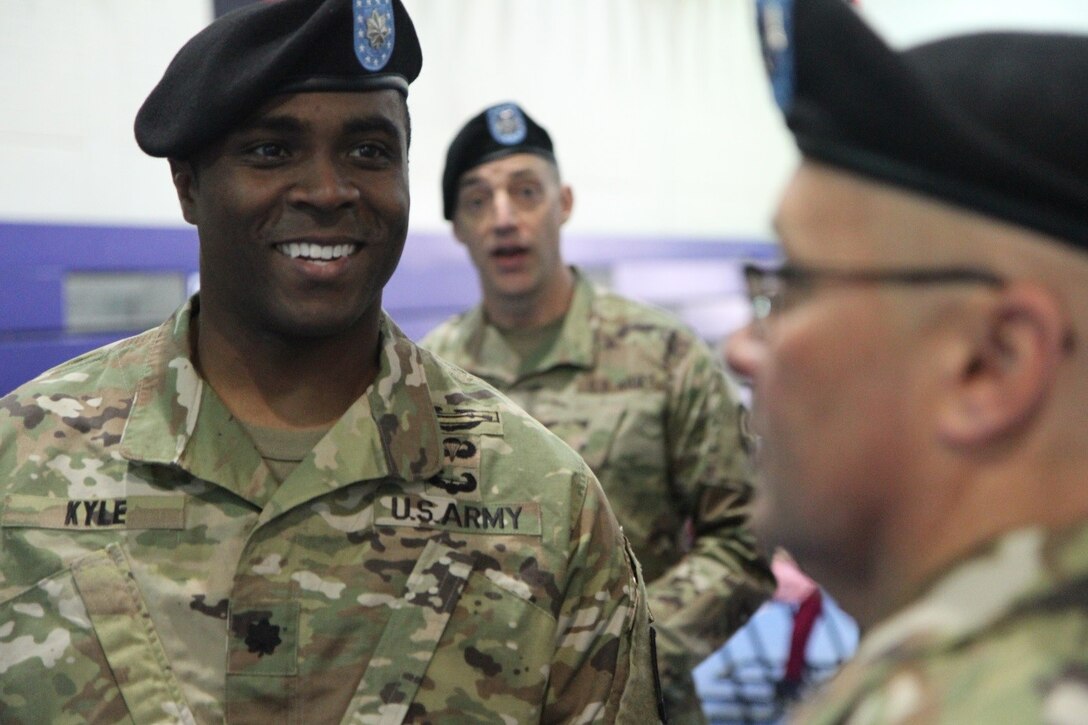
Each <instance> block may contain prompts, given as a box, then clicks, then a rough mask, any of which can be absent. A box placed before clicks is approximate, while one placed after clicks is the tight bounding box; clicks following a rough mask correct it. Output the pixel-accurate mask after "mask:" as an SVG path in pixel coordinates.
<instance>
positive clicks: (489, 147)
mask: <svg viewBox="0 0 1088 725" xmlns="http://www.w3.org/2000/svg"><path fill="white" fill-rule="evenodd" d="M526 153H528V154H536V155H537V156H543V157H544V158H546V159H548V160H549V161H551V162H552V163H553V164H554V163H555V153H554V151H553V148H552V139H551V137H550V136H549V135H548V132H547V131H545V130H544V129H543V128H541V127H540V125H539V124H537V122H536V121H534V120H533V119H532V118H530V117H529V114H528V113H526V112H525V111H524V110H522V108H521V107H520V106H518V105H517V104H516V103H500V104H498V105H495V106H491V107H490V108H487V109H484V110H483V111H481V112H480V114H479V115H478V116H475V117H474V118H472V119H471V120H470V121H469V122H468V123H466V124H465V126H464V128H462V129H461V130H460V132H458V134H457V136H456V137H455V138H454V139H453V143H451V144H450V148H449V151H448V152H446V169H445V171H443V172H442V213H443V214H445V216H446V219H453V212H454V209H456V208H457V184H458V182H459V181H460V180H461V175H462V174H464V173H465V172H466V171H468V170H470V169H474V168H476V167H477V166H479V165H480V164H485V163H487V162H488V161H494V160H495V159H498V158H501V157H503V156H509V155H510V154H526Z"/></svg>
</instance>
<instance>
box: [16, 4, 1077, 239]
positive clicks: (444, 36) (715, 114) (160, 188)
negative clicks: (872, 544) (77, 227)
mask: <svg viewBox="0 0 1088 725" xmlns="http://www.w3.org/2000/svg"><path fill="white" fill-rule="evenodd" d="M405 4H406V5H407V6H408V8H409V11H410V13H411V14H412V16H413V18H414V20H415V22H416V25H417V28H418V30H419V34H420V36H421V39H422V44H423V50H424V65H423V73H422V75H421V77H420V79H419V80H418V81H417V83H416V84H414V85H413V86H412V91H411V96H410V104H411V108H412V113H413V121H414V133H415V141H414V145H413V149H412V162H411V163H412V170H411V173H412V193H413V212H412V225H413V228H414V229H416V230H418V231H435V230H442V229H445V223H444V222H443V221H442V219H441V214H440V200H439V176H440V174H441V169H442V163H443V160H444V155H445V149H446V145H447V144H448V142H449V140H450V138H451V137H452V135H453V134H454V133H455V132H456V130H457V129H458V128H459V127H460V125H461V124H462V123H463V122H464V121H465V120H466V119H467V118H469V117H470V116H471V115H474V114H475V113H476V112H478V111H479V110H480V109H481V108H483V107H484V106H486V105H488V104H490V103H492V102H494V101H498V100H505V99H516V100H519V101H521V102H522V103H523V104H524V105H525V106H526V107H527V108H528V109H529V111H530V112H531V113H532V114H533V115H534V116H535V117H536V118H537V119H538V120H539V121H540V122H541V123H543V124H544V125H545V126H546V127H548V128H549V130H550V131H551V132H552V135H553V138H554V139H555V141H556V145H557V151H558V154H559V158H560V162H561V164H562V167H563V170H564V173H565V175H566V176H567V178H568V179H569V180H570V181H571V182H572V183H573V184H574V186H575V192H576V196H577V203H576V210H575V215H574V218H573V220H572V223H571V227H570V230H571V231H572V232H586V233H606V234H607V233H641V234H648V235H649V234H665V235H671V236H693V237H703V236H705V237H714V238H719V239H720V238H746V237H747V238H750V237H765V236H767V234H768V226H767V222H766V220H767V218H768V217H769V214H770V210H771V208H772V207H773V204H774V202H775V199H776V196H777V190H778V188H779V187H780V186H781V184H782V182H783V181H784V178H785V176H786V174H787V173H788V170H789V169H790V168H791V167H792V165H793V163H794V161H795V154H794V151H793V148H792V145H791V143H790V141H789V137H788V135H787V134H786V133H785V132H784V129H783V127H782V124H781V121H780V119H779V117H778V115H777V112H776V111H775V110H774V108H773V105H772V103H771V99H770V94H769V93H768V91H767V89H766V86H765V83H764V78H763V72H762V69H761V65H760V61H759V55H758V52H757V49H756V39H755V34H754V31H753V26H754V22H753V19H752V15H753V11H752V5H751V2H749V0H405ZM210 6H211V2H210V0H60V2H45V1H44V0H0V221H2V220H8V221H63V222H92V223H94V222H103V223H123V224H168V225H181V224H182V223H183V222H182V221H181V219H180V216H179V215H178V212H177V205H176V201H175V199H174V196H173V190H172V188H171V186H170V183H169V177H168V174H167V170H166V164H165V162H163V161H161V160H158V159H150V158H147V157H145V156H144V155H143V154H142V153H141V152H140V151H139V150H138V149H137V147H136V145H135V142H134V141H133V139H132V120H133V117H134V116H135V113H136V110H137V108H138V107H139V105H140V103H141V102H142V101H143V98H144V97H145V96H146V95H147V93H148V91H149V90H150V89H151V87H152V86H153V85H154V83H155V82H156V81H157V80H158V78H159V77H160V75H161V73H162V71H163V69H164V68H165V67H166V64H167V63H168V62H169V59H170V58H171V57H172V56H173V54H174V52H176V50H177V48H179V47H180V46H181V44H182V43H183V42H184V41H185V40H186V39H187V38H188V37H189V36H190V35H192V34H193V33H195V32H196V31H197V30H198V29H199V28H200V27H202V26H203V25H204V24H205V23H206V22H207V21H208V20H209V19H210V16H211V9H210ZM861 6H862V8H863V12H865V13H866V14H867V15H868V16H869V17H871V18H872V20H873V21H874V23H876V24H877V25H878V26H879V27H880V28H881V29H883V30H884V31H885V32H886V33H887V35H888V36H889V37H890V38H891V39H892V40H893V41H895V42H897V43H903V42H915V41H918V40H921V39H924V38H927V37H929V36H931V35H933V34H934V33H937V32H940V31H944V30H949V29H963V28H964V27H976V26H978V25H998V26H1004V25H1016V26H1023V25H1024V24H1025V23H1028V24H1032V25H1035V26H1043V27H1064V28H1070V29H1082V30H1088V0H1032V1H1028V0H861ZM980 17H981V18H983V19H984V20H982V21H980V20H979V18H980ZM986 18H990V19H992V20H985V19H986Z"/></svg>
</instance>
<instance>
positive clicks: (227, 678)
mask: <svg viewBox="0 0 1088 725" xmlns="http://www.w3.org/2000/svg"><path fill="white" fill-rule="evenodd" d="M353 39H354V42H353ZM353 46H354V47H353ZM420 62H421V61H420V50H419V46H418V43H417V40H416V36H415V32H414V30H413V27H412V22H411V20H410V19H409V17H408V15H407V14H406V12H405V11H404V8H403V7H402V6H401V4H400V2H399V0H394V2H393V3H392V4H390V3H388V2H382V1H380V0H379V1H377V2H367V3H366V5H365V10H361V11H356V12H354V13H353V10H352V7H351V3H349V2H348V1H347V0H328V1H326V2H317V1H316V0H309V1H306V0H284V1H283V2H279V3H274V4H258V5H253V6H251V7H249V8H248V9H245V10H241V11H238V12H237V13H235V14H230V15H227V16H225V17H224V18H222V19H221V20H219V21H217V22H216V23H214V24H213V25H211V26H210V27H209V28H207V29H205V30H204V31H202V32H201V33H200V34H199V35H197V36H196V37H195V38H193V40H192V41H190V43H189V44H187V45H186V46H185V47H184V48H183V49H182V50H181V51H180V52H179V53H178V55H177V57H176V58H175V59H174V61H173V63H172V64H171V66H170V67H169V68H168V69H167V71H166V74H165V76H164V77H163V79H162V81H161V83H160V84H159V85H158V87H156V89H155V90H154V91H153V92H152V93H151V95H150V97H149V98H148V99H147V101H146V103H145V104H144V106H143V108H142V109H141V110H140V113H139V115H138V116H137V119H136V138H137V141H138V142H139V144H140V146H141V147H142V148H143V149H144V150H145V151H146V152H147V153H149V154H151V155H153V156H160V157H167V158H169V159H170V168H171V170H172V172H173V179H174V184H175V186H176V187H177V194H178V198H179V200H180V202H181V208H182V213H183V215H184V217H185V219H186V220H187V221H189V222H190V223H192V224H195V225H196V227H197V230H198V232H199V236H200V247H201V280H202V291H201V292H200V294H199V296H197V297H194V298H193V299H192V300H191V301H190V302H189V303H187V304H186V305H185V306H183V307H182V308H181V309H180V310H179V311H178V312H177V313H176V315H175V316H174V317H173V318H172V319H170V320H169V321H168V322H166V323H165V324H164V325H162V326H161V327H159V328H158V329H155V330H152V331H150V332H147V333H145V334H143V335H140V336H138V337H135V338H132V339H129V340H125V341H123V342H120V343H117V344H115V345H112V346H110V347H107V348H104V349H101V350H98V351H96V352H92V353H89V354H87V355H84V356H83V357H81V358H78V359H76V360H73V361H71V362H69V363H66V364H64V365H61V366H59V367H57V368H55V369H53V370H51V371H48V372H46V373H45V374H43V375H42V376H41V377H39V378H38V379H36V380H34V381H32V382H30V383H28V384H27V385H25V386H23V387H21V388H20V389H18V390H16V391H15V392H14V393H12V394H11V395H10V396H8V397H6V398H4V399H2V400H0V487H2V493H3V498H2V500H3V510H2V514H0V526H2V530H0V535H2V539H0V541H2V544H0V547H2V548H0V721H3V722H4V723H5V724H11V723H28V722H43V723H55V722H94V723H103V722H104V723H113V722H137V723H145V722H165V721H170V722H201V723H204V722H206V723H215V722H223V721H224V720H226V721H227V722H231V723H249V722H252V723H263V724H264V725H268V724H269V723H302V722H305V723H310V722H314V723H318V722H321V723H325V722H334V723H335V722H359V723H378V722H381V723H400V722H420V723H422V722H431V723H446V722H473V723H476V722H496V723H498V722H537V721H546V722H612V721H632V720H634V719H636V718H637V720H638V721H639V722H641V721H643V720H646V719H649V720H651V721H653V720H654V719H655V717H656V716H657V714H658V709H657V704H656V702H655V698H654V691H655V688H654V684H653V679H654V675H653V668H652V660H651V651H650V643H649V639H650V634H649V632H650V630H649V624H648V617H647V610H646V605H645V600H644V597H645V590H644V588H643V587H642V585H641V582H640V581H639V580H638V579H637V576H636V573H635V570H634V565H633V562H632V560H631V558H630V557H629V555H628V553H627V549H626V546H625V542H624V539H623V537H622V535H621V533H620V532H619V528H618V526H617V525H616V523H615V519H614V518H613V517H612V514H611V512H610V510H609V509H608V507H607V505H606V503H605V500H604V497H603V494H602V493H601V490H600V487H599V485H598V483H597V481H596V479H595V478H594V477H593V475H592V473H591V472H590V471H589V470H588V469H587V468H586V467H585V465H584V464H583V463H582V462H581V461H580V460H578V458H577V456H575V455H574V454H573V453H571V452H570V451H569V450H568V449H567V447H566V446H564V445H562V443H561V442H560V441H559V440H558V439H557V438H555V437H554V436H552V435H551V434H550V433H548V432H547V431H546V430H544V429H543V428H542V427H541V426H540V425H539V424H538V423H537V422H536V421H534V420H532V419H531V418H530V417H529V416H527V415H526V414H524V413H523V412H522V411H520V410H518V409H516V408H513V407H511V406H510V405H509V403H507V402H505V398H502V397H501V396H498V394H497V393H496V392H495V391H494V390H493V389H492V388H490V387H488V386H486V385H485V384H483V383H482V382H480V381H478V380H476V379H474V378H471V377H469V376H466V375H465V374H464V373H463V372H461V371H460V370H457V369H455V368H452V367H451V366H449V365H448V364H446V363H443V362H440V361H438V360H436V359H435V358H434V357H432V356H431V355H430V354H429V353H427V352H424V351H422V350H420V349H419V348H417V347H415V346H414V345H413V344H412V343H410V342H409V341H408V340H407V339H406V338H405V337H404V335H403V334H402V333H401V332H400V331H399V330H398V329H397V328H396V326H395V325H394V324H393V323H392V321H390V320H389V319H388V318H387V317H386V316H385V315H384V314H383V313H382V311H381V295H382V288H383V286H384V285H385V283H386V282H387V281H388V279H389V277H390V275H391V274H392V273H393V269H394V268H395V267H396V264H397V260H398V258H399V256H400V253H401V250H402V247H403V244H404V240H405V235H406V230H407V224H408V159H407V153H408V139H409V122H408V114H407V106H406V103H405V99H406V96H407V91H408V84H409V82H411V81H412V80H413V79H414V78H415V77H416V75H417V74H418V72H419V69H420Z"/></svg>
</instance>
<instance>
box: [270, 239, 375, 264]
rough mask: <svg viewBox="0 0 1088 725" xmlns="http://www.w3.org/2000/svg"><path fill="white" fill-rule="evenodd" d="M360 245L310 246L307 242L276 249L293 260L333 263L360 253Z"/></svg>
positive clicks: (294, 243)
mask: <svg viewBox="0 0 1088 725" xmlns="http://www.w3.org/2000/svg"><path fill="white" fill-rule="evenodd" d="M361 247H362V245H360V244H330V245H325V244H310V243H307V242H285V243H283V244H277V245H276V246H275V249H276V251H277V252H279V253H280V254H282V255H284V256H287V257H290V258H291V259H304V260H306V261H308V262H331V261H334V260H337V259H342V258H344V257H350V256H351V255H353V254H355V253H356V252H358V251H359V249H360V248H361Z"/></svg>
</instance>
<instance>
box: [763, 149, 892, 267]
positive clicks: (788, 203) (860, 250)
mask: <svg viewBox="0 0 1088 725" xmlns="http://www.w3.org/2000/svg"><path fill="white" fill-rule="evenodd" d="M895 196H901V195H900V194H898V193H897V192H896V191H895V190H894V189H892V188H890V187H887V186H885V185H883V184H879V183H877V182H874V181H870V180H868V179H866V178H864V177H861V176H858V175H856V174H853V173H850V172H847V171H842V170H839V169H836V168H834V167H831V166H826V165H823V164H820V163H816V162H812V161H809V160H805V161H803V162H802V163H801V165H800V166H799V167H798V168H797V170H796V171H795V172H794V174H793V176H792V177H791V178H790V180H789V182H788V183H787V185H786V188H785V190H784V191H783V193H782V197H781V200H780V202H779V205H778V209H777V212H776V214H775V218H774V225H775V229H776V231H777V233H778V236H779V240H780V242H781V244H782V247H783V251H784V252H785V253H786V254H787V255H788V256H800V257H803V258H806V259H808V260H811V261H820V260H825V259H826V260H834V259H861V258H869V257H871V256H873V255H875V254H877V253H878V250H879V249H880V248H882V247H884V245H885V242H887V241H888V240H894V239H901V238H902V235H903V230H902V229H900V228H898V227H899V225H900V223H901V222H902V221H903V220H902V219H901V218H897V217H898V215H895V214H890V213H889V212H890V211H891V208H890V206H889V204H888V201H889V199H891V198H892V197H895Z"/></svg>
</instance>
